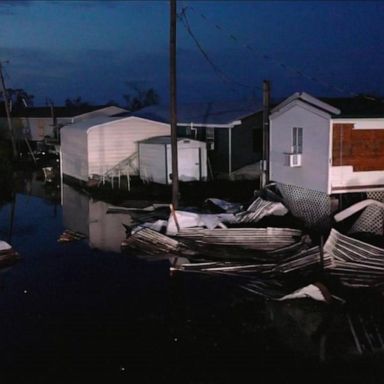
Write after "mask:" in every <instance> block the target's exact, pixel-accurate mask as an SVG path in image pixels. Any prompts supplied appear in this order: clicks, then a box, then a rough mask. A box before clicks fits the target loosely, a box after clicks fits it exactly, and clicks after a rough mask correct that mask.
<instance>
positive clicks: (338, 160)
mask: <svg viewBox="0 0 384 384" xmlns="http://www.w3.org/2000/svg"><path fill="white" fill-rule="evenodd" d="M332 131H333V134H332V167H331V172H330V185H331V192H332V193H344V192H368V191H371V190H376V191H377V190H379V191H381V190H384V172H383V171H384V120H383V119H380V120H379V119H378V120H374V119H356V120H353V121H350V122H345V121H344V122H342V123H340V122H338V121H337V120H335V121H334V122H333V124H332Z"/></svg>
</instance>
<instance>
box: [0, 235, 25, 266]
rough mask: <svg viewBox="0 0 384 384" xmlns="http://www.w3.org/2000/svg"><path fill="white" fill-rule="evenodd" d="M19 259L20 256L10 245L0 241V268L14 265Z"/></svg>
mask: <svg viewBox="0 0 384 384" xmlns="http://www.w3.org/2000/svg"><path fill="white" fill-rule="evenodd" d="M19 259H20V255H19V254H18V253H17V252H16V251H15V250H14V249H13V248H12V246H11V245H10V244H8V243H7V242H5V241H2V240H0V268H5V267H8V266H10V265H12V264H15V263H16V262H17V261H18V260H19Z"/></svg>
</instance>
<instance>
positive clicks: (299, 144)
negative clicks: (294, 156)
mask: <svg viewBox="0 0 384 384" xmlns="http://www.w3.org/2000/svg"><path fill="white" fill-rule="evenodd" d="M291 140H292V142H291V153H303V128H302V127H293V128H292V139H291Z"/></svg>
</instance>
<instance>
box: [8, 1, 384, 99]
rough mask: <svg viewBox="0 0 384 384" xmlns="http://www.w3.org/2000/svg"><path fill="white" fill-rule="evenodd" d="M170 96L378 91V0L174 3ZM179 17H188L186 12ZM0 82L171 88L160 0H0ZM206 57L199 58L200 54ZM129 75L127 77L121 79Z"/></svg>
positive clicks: (59, 88)
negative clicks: (174, 87) (264, 89)
mask: <svg viewBox="0 0 384 384" xmlns="http://www.w3.org/2000/svg"><path fill="white" fill-rule="evenodd" d="M177 7H178V12H181V11H182V10H183V9H184V12H185V15H186V16H187V20H188V23H189V26H190V32H191V33H192V35H193V36H194V38H195V39H196V40H197V42H198V44H199V46H200V48H198V46H197V44H196V41H194V40H193V38H192V36H191V33H190V32H188V30H187V29H186V27H185V23H183V21H181V20H179V22H178V25H177V34H178V36H177V67H178V72H177V81H178V100H179V102H191V101H223V100H239V99H244V100H245V99H250V98H252V97H258V98H259V97H260V96H261V90H260V88H261V85H262V81H263V79H268V80H270V81H271V84H272V94H273V96H275V97H279V98H280V97H284V96H288V95H290V94H291V93H293V92H296V91H307V92H309V93H312V94H314V95H317V96H350V95H353V94H357V93H368V94H375V95H381V96H383V94H384V92H383V89H384V76H383V68H384V22H383V20H384V2H382V1H377V2H375V1H292V2H291V1H220V0H217V1H181V0H179V1H178V2H177ZM184 21H185V19H184ZM0 36H1V50H0V60H1V61H2V62H3V63H4V62H6V61H9V63H7V64H3V68H4V74H5V81H6V85H7V87H10V88H24V89H25V90H26V91H28V92H29V93H31V94H33V95H34V96H35V105H44V104H45V100H46V98H47V97H48V98H51V99H52V100H53V101H54V102H55V104H56V105H60V104H63V103H64V100H65V99H66V98H76V97H78V96H80V97H81V98H82V99H83V100H85V101H88V102H90V103H94V104H102V103H105V102H107V101H109V100H112V99H113V100H116V101H117V102H119V103H123V99H122V95H123V94H124V93H131V89H130V87H129V86H128V85H129V84H135V85H139V86H140V87H141V88H143V89H146V88H150V87H153V88H154V89H155V90H156V91H157V92H158V93H159V95H160V97H161V100H162V101H163V102H167V99H168V96H169V90H168V89H169V87H168V82H169V69H168V68H169V2H168V1H165V0H164V1H162V0H158V1H147V0H146V1H128V0H127V1H92V0H86V1H69V0H62V1H37V0H36V1H35V0H34V1H21V0H20V1H17V0H14V1H3V0H0ZM202 51H203V52H204V54H205V55H206V56H205V57H204V55H203V52H202ZM127 84H128V85H127Z"/></svg>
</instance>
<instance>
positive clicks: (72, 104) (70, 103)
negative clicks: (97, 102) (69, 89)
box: [65, 96, 89, 108]
mask: <svg viewBox="0 0 384 384" xmlns="http://www.w3.org/2000/svg"><path fill="white" fill-rule="evenodd" d="M65 106H66V107H67V108H81V107H88V106H89V103H88V102H87V101H83V100H81V97H80V96H78V97H76V98H75V99H69V98H68V99H65Z"/></svg>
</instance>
